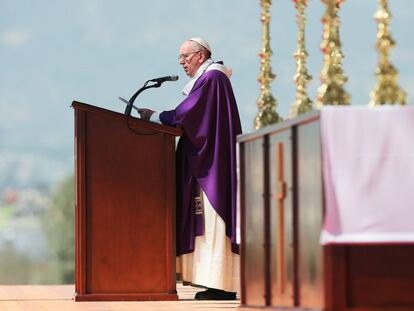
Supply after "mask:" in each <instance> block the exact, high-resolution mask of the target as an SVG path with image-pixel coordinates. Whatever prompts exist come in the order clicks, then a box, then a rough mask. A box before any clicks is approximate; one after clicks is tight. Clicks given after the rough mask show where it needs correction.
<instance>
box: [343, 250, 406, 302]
mask: <svg viewBox="0 0 414 311" xmlns="http://www.w3.org/2000/svg"><path fill="white" fill-rule="evenodd" d="M347 273H348V275H347V279H348V286H347V290H348V306H349V307H378V306H381V307H383V308H386V307H413V306H414V245H358V246H357V245H354V246H348V247H347ZM413 309H414V308H413Z"/></svg>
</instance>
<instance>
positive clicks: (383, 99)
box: [369, 0, 406, 106]
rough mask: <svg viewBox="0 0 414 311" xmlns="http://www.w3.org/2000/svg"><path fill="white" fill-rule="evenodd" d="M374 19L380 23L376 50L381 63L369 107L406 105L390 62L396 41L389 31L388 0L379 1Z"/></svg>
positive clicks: (395, 72) (396, 74)
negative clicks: (390, 54)
mask: <svg viewBox="0 0 414 311" xmlns="http://www.w3.org/2000/svg"><path fill="white" fill-rule="evenodd" d="M374 17H375V19H376V21H377V23H378V32H377V43H376V48H377V50H378V53H379V62H378V67H377V69H376V70H375V74H376V76H377V85H376V86H375V87H374V89H373V90H372V92H371V93H370V97H371V101H370V102H369V105H370V106H377V105H386V104H389V105H394V104H400V105H405V104H406V93H405V92H404V91H403V90H402V89H401V88H400V87H399V86H398V83H397V79H398V72H397V70H396V69H395V68H394V66H393V65H392V64H391V63H390V61H389V50H390V49H391V48H393V47H394V46H395V41H394V40H393V39H392V37H391V33H390V31H389V23H390V20H391V14H390V10H389V9H388V3H387V1H386V0H379V8H378V11H377V13H376V14H375V15H374Z"/></svg>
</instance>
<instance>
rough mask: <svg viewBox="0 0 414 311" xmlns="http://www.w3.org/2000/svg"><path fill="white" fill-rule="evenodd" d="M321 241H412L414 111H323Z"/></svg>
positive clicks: (389, 108)
mask: <svg viewBox="0 0 414 311" xmlns="http://www.w3.org/2000/svg"><path fill="white" fill-rule="evenodd" d="M321 135H322V155H323V176H324V193H325V207H326V214H325V219H324V225H323V230H322V234H321V243H322V244H328V243H376V242H381V243H383V242H414V108H413V107H398V106H384V107H375V108H369V107H326V108H323V109H322V110H321Z"/></svg>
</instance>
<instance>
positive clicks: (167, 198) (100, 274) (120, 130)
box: [75, 104, 178, 301]
mask: <svg viewBox="0 0 414 311" xmlns="http://www.w3.org/2000/svg"><path fill="white" fill-rule="evenodd" d="M85 106H86V108H85V107H84V106H83V105H82V104H77V105H76V106H75V116H76V118H75V119H76V120H75V125H76V133H75V136H76V139H75V142H76V147H75V148H76V200H75V201H76V293H77V296H76V300H78V301H79V300H125V299H127V300H176V299H177V298H178V297H177V295H176V290H175V236H174V231H175V220H174V217H175V156H174V150H175V138H174V136H172V135H170V133H169V130H165V131H159V130H158V129H157V128H155V127H154V128H153V127H151V126H141V123H140V122H136V121H134V120H131V118H126V117H124V116H122V115H120V114H116V113H113V112H108V111H101V110H100V109H99V108H97V107H93V106H88V105H85ZM90 107H92V108H90Z"/></svg>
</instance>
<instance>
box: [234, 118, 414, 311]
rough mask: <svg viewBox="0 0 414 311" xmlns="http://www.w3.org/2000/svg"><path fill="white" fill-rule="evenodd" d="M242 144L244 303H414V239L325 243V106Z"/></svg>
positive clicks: (364, 306) (323, 306)
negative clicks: (322, 236)
mask: <svg viewBox="0 0 414 311" xmlns="http://www.w3.org/2000/svg"><path fill="white" fill-rule="evenodd" d="M238 143H239V154H240V156H239V163H240V164H239V165H240V192H241V194H240V203H241V204H240V209H241V216H240V217H241V308H240V310H243V311H244V310H246V311H247V310H285V311H287V310H291V311H293V310H294V311H300V310H302V311H305V310H307V311H309V310H313V311H320V310H325V311H391V310H392V311H397V310H398V311H412V310H414V294H413V289H414V244H409V243H407V244H404V243H395V244H386V243H384V244H373V245H369V244H361V245H355V244H354V245H353V244H348V245H331V246H322V245H321V244H320V241H319V238H320V232H321V228H322V221H323V213H324V200H323V191H324V189H323V185H322V159H321V139H320V120H319V112H313V113H309V114H306V115H304V116H301V117H298V118H295V119H293V120H290V121H286V122H283V123H280V124H277V125H272V126H269V127H266V128H264V129H261V130H259V131H256V132H254V133H252V134H247V135H242V136H239V137H238ZM407 143H408V142H407ZM402 182H403V181H402Z"/></svg>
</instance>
